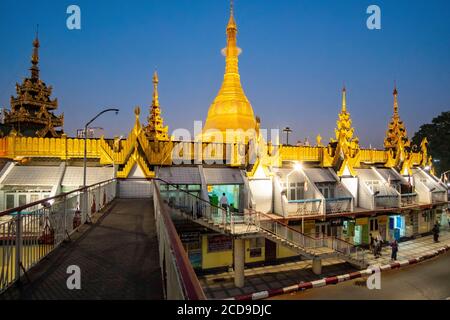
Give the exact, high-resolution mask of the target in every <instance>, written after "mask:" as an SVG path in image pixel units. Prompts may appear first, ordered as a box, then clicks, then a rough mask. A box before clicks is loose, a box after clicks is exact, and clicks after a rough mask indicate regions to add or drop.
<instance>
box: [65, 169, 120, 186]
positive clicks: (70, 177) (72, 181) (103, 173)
mask: <svg viewBox="0 0 450 320" xmlns="http://www.w3.org/2000/svg"><path fill="white" fill-rule="evenodd" d="M113 176H114V168H113V167H87V170H86V184H87V185H88V186H89V185H93V184H96V183H99V182H102V181H106V180H109V179H112V178H113ZM82 184H83V167H67V168H66V172H65V173H64V178H63V181H62V185H63V186H64V187H79V186H81V185H82Z"/></svg>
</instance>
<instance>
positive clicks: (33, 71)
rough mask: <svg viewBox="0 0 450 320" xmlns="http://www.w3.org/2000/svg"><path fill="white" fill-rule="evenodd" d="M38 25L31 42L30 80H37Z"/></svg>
mask: <svg viewBox="0 0 450 320" xmlns="http://www.w3.org/2000/svg"><path fill="white" fill-rule="evenodd" d="M39 46H40V45H39V25H38V26H37V30H36V38H35V39H34V41H33V54H32V55H31V68H30V70H31V79H33V80H38V79H39V67H38V64H39Z"/></svg>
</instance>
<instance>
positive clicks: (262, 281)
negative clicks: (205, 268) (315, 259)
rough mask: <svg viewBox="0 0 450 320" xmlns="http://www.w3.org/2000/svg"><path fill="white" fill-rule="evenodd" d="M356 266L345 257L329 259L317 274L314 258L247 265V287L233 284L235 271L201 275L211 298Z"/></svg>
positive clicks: (268, 287) (281, 284)
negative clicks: (259, 265) (312, 259)
mask: <svg viewBox="0 0 450 320" xmlns="http://www.w3.org/2000/svg"><path fill="white" fill-rule="evenodd" d="M355 270H356V269H355V268H353V267H352V266H350V265H349V264H347V263H345V262H344V261H342V260H339V259H327V260H324V262H323V267H322V272H323V273H322V275H320V276H317V275H315V274H314V273H313V272H312V270H311V261H310V260H305V261H299V262H289V263H283V264H280V265H272V266H265V267H257V268H251V269H246V270H245V286H244V288H236V287H235V286H234V278H233V272H223V273H220V274H214V275H206V276H201V277H199V279H200V282H201V284H202V286H203V290H204V291H205V294H206V296H207V297H208V298H209V299H224V298H228V297H232V296H236V295H241V294H248V293H253V292H257V291H262V290H267V289H277V288H280V287H286V286H290V285H294V284H297V283H299V282H301V281H305V282H306V281H312V280H318V279H321V278H322V277H324V276H332V275H336V274H342V273H347V272H351V271H355Z"/></svg>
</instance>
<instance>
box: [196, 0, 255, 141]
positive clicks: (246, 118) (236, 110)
mask: <svg viewBox="0 0 450 320" xmlns="http://www.w3.org/2000/svg"><path fill="white" fill-rule="evenodd" d="M237 31H238V30H237V25H236V21H235V19H234V9H233V2H231V12H230V20H229V21H228V25H227V29H226V34H227V46H226V48H225V49H223V50H222V53H223V54H224V55H225V75H224V79H223V82H222V87H221V88H220V91H219V93H218V94H217V96H216V98H215V99H214V102H213V103H212V104H211V106H210V108H209V111H208V116H207V118H206V122H205V126H204V127H203V134H202V138H203V140H206V141H208V140H210V139H212V137H217V136H222V139H224V140H223V141H225V138H228V139H229V140H232V141H236V140H238V141H243V139H242V138H243V136H242V131H241V134H239V133H238V132H236V130H243V131H244V132H245V133H251V132H255V130H256V129H257V121H256V119H255V115H254V113H253V109H252V106H251V104H250V102H249V101H248V99H247V97H246V96H245V93H244V89H243V88H242V85H241V77H240V75H239V66H238V56H239V54H240V53H241V49H240V48H238V47H237V42H236V35H237ZM227 129H229V130H234V131H235V134H233V135H228V136H225V134H226V132H227ZM249 130H250V131H249ZM245 140H246V141H247V140H248V136H247V137H246V138H245Z"/></svg>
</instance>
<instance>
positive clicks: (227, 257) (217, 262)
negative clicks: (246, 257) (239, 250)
mask: <svg viewBox="0 0 450 320" xmlns="http://www.w3.org/2000/svg"><path fill="white" fill-rule="evenodd" d="M232 264H233V251H232V250H226V251H219V252H210V253H208V236H206V235H203V236H202V269H211V268H218V267H228V266H231V265H232Z"/></svg>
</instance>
